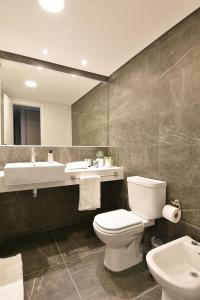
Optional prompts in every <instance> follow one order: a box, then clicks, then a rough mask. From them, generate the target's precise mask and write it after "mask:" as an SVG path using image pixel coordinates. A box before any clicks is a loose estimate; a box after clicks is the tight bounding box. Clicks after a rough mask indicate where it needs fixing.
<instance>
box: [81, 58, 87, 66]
mask: <svg viewBox="0 0 200 300" xmlns="http://www.w3.org/2000/svg"><path fill="white" fill-rule="evenodd" d="M81 64H82V66H87V60H86V59H85V58H83V59H82V60H81Z"/></svg>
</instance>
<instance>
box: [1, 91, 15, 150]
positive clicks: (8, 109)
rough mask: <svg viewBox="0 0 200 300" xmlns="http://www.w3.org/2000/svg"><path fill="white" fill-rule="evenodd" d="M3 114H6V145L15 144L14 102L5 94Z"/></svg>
mask: <svg viewBox="0 0 200 300" xmlns="http://www.w3.org/2000/svg"><path fill="white" fill-rule="evenodd" d="M3 110H4V112H3V116H4V126H3V128H4V135H3V136H4V141H3V143H4V144H6V145H13V143H14V134H13V103H12V100H11V99H10V98H9V97H8V96H7V95H5V94H4V95H3Z"/></svg>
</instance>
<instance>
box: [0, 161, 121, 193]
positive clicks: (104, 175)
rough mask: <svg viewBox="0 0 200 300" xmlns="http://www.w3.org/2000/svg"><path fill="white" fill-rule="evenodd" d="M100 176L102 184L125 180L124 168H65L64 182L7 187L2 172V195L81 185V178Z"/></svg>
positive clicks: (0, 178)
mask: <svg viewBox="0 0 200 300" xmlns="http://www.w3.org/2000/svg"><path fill="white" fill-rule="evenodd" d="M92 175H100V176H101V182H105V181H114V180H122V179H124V169H123V168H122V167H111V168H94V167H91V168H88V169H76V170H69V169H67V168H65V179H64V181H57V182H44V183H36V184H19V185H6V184H5V182H4V171H0V193H6V192H14V191H23V190H32V189H34V188H36V189H44V188H51V187H59V186H68V185H77V184H79V178H80V176H92Z"/></svg>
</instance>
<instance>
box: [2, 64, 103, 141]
mask: <svg viewBox="0 0 200 300" xmlns="http://www.w3.org/2000/svg"><path fill="white" fill-rule="evenodd" d="M0 74H1V77H0V78H1V80H0V95H1V97H0V98H1V99H0V100H1V114H0V115H1V123H0V126H1V130H0V133H1V137H0V139H1V144H2V145H51V146H72V145H74V146H79V145H82V146H88V145H93V146H95V145H97V144H96V141H97V140H96V139H95V135H94V134H93V137H94V139H93V138H92V135H91V134H90V132H91V128H92V127H91V126H92V124H94V123H95V120H98V119H99V118H102V111H101V112H100V111H99V113H101V115H99V116H98V115H97V114H98V109H97V108H95V99H94V108H95V111H94V112H93V109H92V106H93V103H92V101H93V99H92V98H93V96H94V98H95V95H93V96H92V93H93V94H94V92H93V91H95V90H93V89H94V88H95V87H97V86H98V85H99V83H100V81H97V80H94V79H89V78H85V77H80V76H75V75H70V74H66V73H62V72H58V71H54V70H51V69H46V68H41V67H36V66H33V65H28V64H23V63H17V62H13V61H9V60H5V59H1V61H0ZM105 85H106V86H107V85H108V84H105ZM97 88H98V87H97ZM107 90H108V88H107V87H106V91H107ZM87 98H88V99H90V100H87ZM84 100H85V101H84ZM103 101H104V108H105V110H106V111H105V115H104V116H103V117H104V118H105V119H106V120H107V116H108V112H107V109H108V105H107V104H105V103H108V94H107V92H106V93H104V99H103ZM89 102H90V103H89ZM83 107H85V109H83ZM88 110H90V112H88ZM72 119H73V120H72ZM97 123H98V122H97ZM107 123H108V122H107V121H106V124H107ZM72 124H73V125H72ZM73 126H74V128H73ZM94 127H95V126H93V128H94ZM81 130H82V132H81ZM97 130H98V127H97ZM99 130H100V129H99ZM87 131H88V132H87ZM104 131H105V132H104V135H106V134H107V129H106V128H105V130H104ZM81 137H82V138H81ZM83 137H84V138H83ZM88 137H89V138H88ZM105 140H107V137H106V138H105V136H104V140H103V141H102V144H101V143H100V145H103V144H104V145H105ZM98 145H99V144H98Z"/></svg>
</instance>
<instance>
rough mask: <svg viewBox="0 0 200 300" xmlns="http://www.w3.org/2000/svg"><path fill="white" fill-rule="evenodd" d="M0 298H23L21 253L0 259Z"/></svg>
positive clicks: (4, 299) (14, 299)
mask: <svg viewBox="0 0 200 300" xmlns="http://www.w3.org/2000/svg"><path fill="white" fill-rule="evenodd" d="M0 299H2V300H11V299H13V300H23V299H24V284H23V270H22V257H21V254H17V255H16V256H13V257H8V258H1V259H0Z"/></svg>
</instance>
